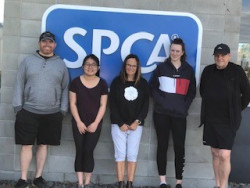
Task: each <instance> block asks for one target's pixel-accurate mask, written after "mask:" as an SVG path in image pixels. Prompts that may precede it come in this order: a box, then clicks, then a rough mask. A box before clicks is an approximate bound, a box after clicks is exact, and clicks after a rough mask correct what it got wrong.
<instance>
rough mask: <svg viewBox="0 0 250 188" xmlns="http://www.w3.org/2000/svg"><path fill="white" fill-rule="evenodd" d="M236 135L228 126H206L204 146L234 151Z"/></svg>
mask: <svg viewBox="0 0 250 188" xmlns="http://www.w3.org/2000/svg"><path fill="white" fill-rule="evenodd" d="M235 135H236V133H235V132H234V131H233V130H232V128H231V127H230V125H228V124H206V125H204V130H203V144H204V145H209V146H211V147H213V148H218V149H228V150H232V147H233V143H234V138H235Z"/></svg>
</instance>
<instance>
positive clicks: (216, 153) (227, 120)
mask: <svg viewBox="0 0 250 188" xmlns="http://www.w3.org/2000/svg"><path fill="white" fill-rule="evenodd" d="M213 55H214V61H215V64H212V65H208V66H207V67H206V68H205V69H204V71H203V73H202V76H201V83H200V94H201V97H202V108H201V124H204V132H203V144H204V145H209V146H210V147H211V152H212V157H213V168H214V175H215V180H216V188H226V187H227V182H228V177H229V174H230V170H231V164H230V156H231V150H232V146H233V143H234V138H235V135H236V131H237V129H238V128H239V126H240V121H241V111H242V110H243V109H244V108H246V107H247V105H248V103H249V98H250V86H249V82H248V79H247V77H246V74H245V72H244V70H243V69H242V67H241V66H239V65H236V64H234V63H231V62H229V60H230V59H231V53H230V48H229V47H228V45H226V44H218V45H217V46H216V47H215V48H214V54H213Z"/></svg>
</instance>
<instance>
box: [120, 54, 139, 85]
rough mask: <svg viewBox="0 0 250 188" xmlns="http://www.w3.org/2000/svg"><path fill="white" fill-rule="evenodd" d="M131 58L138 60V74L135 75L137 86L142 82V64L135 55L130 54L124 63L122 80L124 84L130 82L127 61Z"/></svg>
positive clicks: (121, 74) (121, 73)
mask: <svg viewBox="0 0 250 188" xmlns="http://www.w3.org/2000/svg"><path fill="white" fill-rule="evenodd" d="M130 58H134V59H135V60H136V65H137V68H136V73H135V77H134V80H135V86H136V85H137V84H138V83H139V82H140V78H141V63H140V60H139V58H138V56H137V55H135V54H129V55H128V56H127V57H126V58H125V59H124V61H123V65H122V70H121V72H120V78H121V80H122V82H123V83H125V82H126V81H128V75H127V73H126V64H127V61H128V59H130Z"/></svg>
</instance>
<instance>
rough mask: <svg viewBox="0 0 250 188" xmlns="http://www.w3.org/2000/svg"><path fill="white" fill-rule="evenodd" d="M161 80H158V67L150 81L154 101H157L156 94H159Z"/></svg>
mask: <svg viewBox="0 0 250 188" xmlns="http://www.w3.org/2000/svg"><path fill="white" fill-rule="evenodd" d="M159 85H160V83H159V79H158V67H157V68H156V69H155V70H154V72H153V74H152V77H151V79H150V81H149V86H150V87H149V88H150V93H151V96H152V97H153V99H156V98H157V97H155V94H156V93H157V92H158V89H159Z"/></svg>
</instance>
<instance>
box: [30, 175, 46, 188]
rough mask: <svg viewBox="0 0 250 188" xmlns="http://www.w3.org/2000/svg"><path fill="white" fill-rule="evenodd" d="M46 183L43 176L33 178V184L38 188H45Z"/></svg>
mask: <svg viewBox="0 0 250 188" xmlns="http://www.w3.org/2000/svg"><path fill="white" fill-rule="evenodd" d="M45 184H46V182H45V180H44V179H43V177H42V176H40V177H38V178H35V179H34V180H33V186H35V187H36V188H45Z"/></svg>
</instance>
